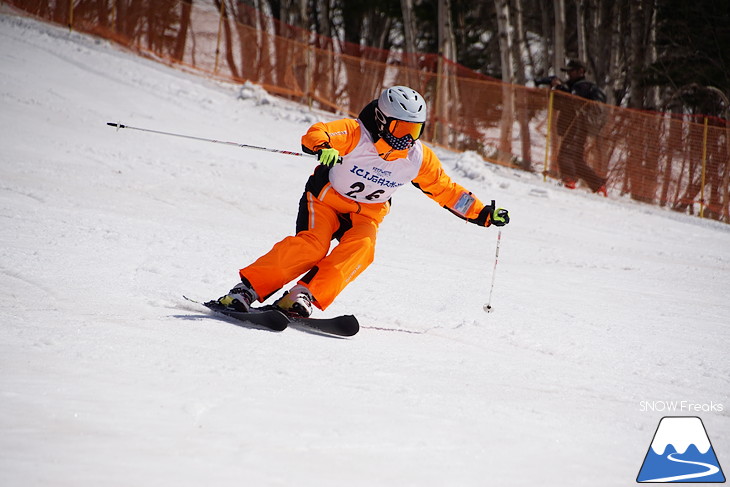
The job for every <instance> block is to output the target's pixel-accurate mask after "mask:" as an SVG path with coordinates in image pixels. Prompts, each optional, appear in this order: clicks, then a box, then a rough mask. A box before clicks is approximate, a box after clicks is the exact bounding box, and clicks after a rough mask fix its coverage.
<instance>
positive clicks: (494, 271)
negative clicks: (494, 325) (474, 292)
mask: <svg viewBox="0 0 730 487" xmlns="http://www.w3.org/2000/svg"><path fill="white" fill-rule="evenodd" d="M500 240H502V230H499V231H498V232H497V251H496V252H495V254H494V269H492V285H491V287H490V288H489V300H488V301H487V304H485V305H484V306H483V308H484V311H486V312H487V313H491V312H492V291H494V276H495V275H496V274H497V261H498V260H499V242H500Z"/></svg>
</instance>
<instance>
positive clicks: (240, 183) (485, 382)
mask: <svg viewBox="0 0 730 487" xmlns="http://www.w3.org/2000/svg"><path fill="white" fill-rule="evenodd" d="M240 93H241V90H240V87H239V86H234V85H228V84H223V83H218V82H213V81H209V80H206V79H201V78H199V77H195V76H192V75H189V74H186V73H182V72H180V71H178V70H175V69H170V68H168V67H165V66H161V65H158V64H155V63H153V62H151V61H147V60H142V59H139V58H136V57H134V56H132V55H130V54H128V53H126V52H123V51H121V50H119V49H118V48H116V47H114V46H111V45H109V44H108V43H107V42H105V41H99V40H96V39H94V38H90V37H87V36H83V35H80V34H78V33H69V32H68V31H67V30H66V29H61V28H56V27H52V26H48V25H45V24H41V23H38V22H35V21H32V20H29V19H26V18H21V17H17V16H16V15H15V14H13V13H11V12H9V10H8V8H7V7H6V8H5V10H4V11H3V13H0V127H1V130H0V148H1V150H0V220H1V221H2V225H1V226H0V242H1V243H0V303H1V304H2V306H1V307H0V485H3V486H15V485H23V486H45V485H53V486H97V485H105V486H140V485H175V486H198V485H203V484H204V483H207V484H208V485H216V486H233V485H236V486H240V485H252V486H253V485H256V486H260V485H261V486H283V485H287V486H288V485H301V486H341V485H348V486H372V485H388V486H445V485H449V486H455V485H459V486H483V485H499V486H533V485H534V486H545V485H556V486H557V485H559V486H572V485H575V486H585V485H591V486H617V485H631V484H633V483H634V479H635V478H636V474H637V472H638V470H639V468H640V466H641V462H642V460H643V458H644V456H645V454H646V451H647V448H648V447H649V444H650V443H651V439H652V435H653V432H654V431H655V429H656V425H657V423H658V421H659V418H660V417H661V416H664V415H667V414H671V413H672V412H666V411H665V412H660V411H651V410H650V411H646V410H645V408H643V407H642V406H641V404H642V401H670V400H684V401H688V402H689V403H691V404H699V405H705V404H710V403H711V402H712V403H714V404H718V403H719V404H721V405H723V406H724V407H723V410H722V411H717V410H712V411H701V410H700V412H697V411H674V412H673V413H674V414H675V415H677V414H679V415H681V414H688V415H700V416H701V417H702V420H703V422H704V424H705V426H706V427H707V430H708V434H709V435H710V438H711V441H712V442H713V445H714V447H715V451H716V452H717V455H718V458H719V459H720V462H721V464H722V463H723V462H724V463H730V462H728V458H730V417H729V415H728V410H729V409H730V404H729V403H730V400H728V391H730V387H729V384H728V377H730V361H729V359H728V357H729V356H730V355H729V354H728V353H727V350H728V343H729V341H730V331H729V329H728V322H730V319H729V317H730V302H729V301H728V291H730V226H727V225H723V224H718V223H715V222H709V221H703V220H700V219H698V218H696V217H689V216H684V215H678V214H675V213H671V212H668V211H665V210H662V209H659V208H656V207H652V206H645V205H640V204H636V203H633V202H630V201H628V200H625V199H622V198H620V197H619V196H617V195H612V196H611V197H610V198H609V199H603V198H600V197H597V196H594V195H591V194H587V193H585V192H583V191H573V192H569V191H567V190H564V189H562V188H557V187H554V186H552V185H549V184H544V183H542V181H541V178H539V177H536V176H532V175H528V174H524V173H517V172H514V171H511V170H506V169H503V168H497V167H492V166H489V165H485V164H484V163H482V161H481V160H480V159H478V158H477V157H475V156H474V155H473V154H468V153H467V154H454V153H450V152H446V151H439V154H440V155H441V157H442V159H443V162H444V166H445V167H446V169H447V171H448V172H449V173H450V174H451V175H452V176H453V177H454V178H455V179H456V180H457V181H459V182H460V183H462V184H464V185H465V186H467V187H468V188H470V189H471V190H473V191H474V192H475V193H476V194H477V195H478V196H480V197H481V198H482V199H483V200H490V199H496V200H497V202H498V204H500V205H502V206H505V207H507V208H509V209H510V211H511V215H512V223H511V224H510V225H509V226H508V227H505V229H504V230H503V234H502V245H501V248H500V261H499V266H498V268H497V274H496V284H495V289H494V295H493V299H492V305H493V307H494V310H495V311H494V312H493V313H491V314H489V315H488V314H486V313H484V312H483V311H482V305H483V304H484V303H485V301H486V299H487V294H488V290H489V283H490V280H491V276H492V266H493V262H494V251H495V243H496V235H497V231H496V229H494V228H488V229H484V228H478V227H476V226H475V225H468V224H464V223H463V222H461V221H460V220H458V219H456V218H454V217H453V216H451V215H450V214H449V213H448V212H446V211H444V210H442V209H439V208H438V207H437V206H436V205H435V204H434V203H433V202H431V201H430V200H428V199H427V198H426V197H424V196H423V195H422V194H421V193H420V192H419V191H417V190H416V189H415V188H412V187H404V188H403V189H402V190H401V191H399V192H398V193H397V194H396V195H395V197H394V205H393V210H392V212H391V214H390V215H389V216H388V218H387V219H386V221H385V222H384V223H383V225H382V229H381V232H380V236H379V243H378V249H377V256H376V262H375V263H374V264H373V265H372V267H371V268H370V269H368V271H367V272H365V273H364V274H363V275H362V276H361V277H360V278H359V279H358V280H357V281H356V282H355V283H353V284H352V285H351V286H350V287H348V288H347V289H346V290H345V292H344V293H343V294H342V295H341V296H340V297H339V299H338V300H337V301H336V302H335V304H334V305H333V306H332V307H331V308H330V309H328V310H327V312H326V314H327V315H330V314H332V315H334V314H339V313H348V312H349V313H355V314H356V315H357V316H358V317H359V318H360V321H361V323H362V329H361V332H360V333H359V334H358V335H357V336H356V337H354V338H353V339H347V340H343V339H335V338H329V337H322V336H319V335H313V334H310V333H304V332H302V331H299V330H287V331H285V332H283V333H278V334H277V333H272V332H266V331H262V330H256V329H250V328H243V327H239V326H234V325H232V324H231V323H229V322H226V321H224V320H221V319H215V318H211V317H210V316H209V315H207V314H206V313H205V312H204V311H203V310H201V309H199V308H197V307H196V306H194V305H191V304H190V303H186V302H184V301H183V300H182V298H181V295H182V294H187V295H189V296H191V297H197V298H200V299H208V298H214V297H217V296H219V295H221V294H223V293H224V292H226V291H227V290H228V289H229V288H230V287H231V286H232V285H233V284H234V283H235V282H236V281H237V270H238V268H239V267H242V266H244V265H246V264H248V263H249V262H250V261H251V260H252V259H254V258H255V257H257V256H258V255H260V254H261V253H263V252H264V251H266V250H268V249H269V248H270V247H271V245H272V244H273V243H274V242H276V241H277V240H279V239H280V238H281V237H283V236H285V235H288V234H290V233H291V232H292V231H293V229H294V219H295V214H296V208H297V203H298V201H299V197H300V195H301V191H302V189H303V185H304V182H305V180H306V178H307V177H308V175H309V174H310V173H311V170H312V168H313V165H314V160H313V159H310V158H302V157H293V156H287V155H281V154H273V153H269V152H262V151H255V150H247V149H240V148H235V147H229V146H223V145H216V144H208V143H203V142H196V141H191V140H185V139H179V138H173V137H166V136H161V135H154V134H148V133H142V132H134V131H131V130H121V131H116V130H114V129H112V128H110V127H107V126H106V122H108V121H119V122H122V123H126V124H129V125H134V126H140V127H148V128H152V129H157V130H165V131H171V132H180V133H185V134H191V135H197V136H201V137H212V138H216V139H220V140H231V141H238V142H241V143H246V144H251V145H259V146H267V147H273V148H279V149H285V150H295V151H296V150H299V138H300V136H301V134H303V133H304V132H305V131H306V129H307V128H308V127H309V125H311V124H312V123H314V122H316V121H318V120H321V119H329V118H333V116H332V115H328V114H322V113H317V112H311V111H309V110H307V109H306V108H305V107H302V106H299V105H295V104H293V103H289V102H286V101H282V100H279V99H275V98H273V97H269V96H267V95H266V94H265V93H263V92H261V91H259V90H256V89H248V90H244V96H243V97H242V98H239V94H240ZM374 95H375V94H374Z"/></svg>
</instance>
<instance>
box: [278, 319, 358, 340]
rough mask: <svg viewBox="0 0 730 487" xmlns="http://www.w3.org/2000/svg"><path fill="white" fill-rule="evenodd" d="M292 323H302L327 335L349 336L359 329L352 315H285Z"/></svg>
mask: <svg viewBox="0 0 730 487" xmlns="http://www.w3.org/2000/svg"><path fill="white" fill-rule="evenodd" d="M287 316H288V317H289V319H290V320H291V323H290V324H292V325H294V326H295V327H296V325H303V326H304V327H306V328H311V329H314V330H317V331H320V332H322V333H326V334H328V335H337V336H342V337H351V336H353V335H355V334H356V333H357V332H358V331H360V323H358V321H357V318H355V317H354V316H353V315H342V316H335V317H333V318H302V317H300V316H291V315H287Z"/></svg>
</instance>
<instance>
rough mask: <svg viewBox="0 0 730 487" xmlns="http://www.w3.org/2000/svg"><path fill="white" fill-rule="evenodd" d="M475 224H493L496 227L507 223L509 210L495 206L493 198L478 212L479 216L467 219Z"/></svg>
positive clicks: (485, 225) (486, 225)
mask: <svg viewBox="0 0 730 487" xmlns="http://www.w3.org/2000/svg"><path fill="white" fill-rule="evenodd" d="M469 221H470V222H472V223H476V224H477V225H480V226H484V227H488V226H490V225H494V226H496V227H503V226H505V225H506V224H508V223H509V211H507V210H506V209H504V208H497V207H496V206H495V204H494V200H492V203H491V204H490V205H486V206H485V207H484V208H482V211H480V212H479V216H477V217H476V218H472V219H470V220H469Z"/></svg>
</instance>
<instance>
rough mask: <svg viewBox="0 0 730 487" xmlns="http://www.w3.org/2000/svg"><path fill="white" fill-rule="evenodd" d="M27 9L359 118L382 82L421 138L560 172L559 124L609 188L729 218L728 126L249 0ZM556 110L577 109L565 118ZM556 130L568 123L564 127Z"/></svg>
mask: <svg viewBox="0 0 730 487" xmlns="http://www.w3.org/2000/svg"><path fill="white" fill-rule="evenodd" d="M8 3H10V4H12V5H14V6H16V7H18V8H20V9H23V10H25V11H27V12H29V13H31V14H33V15H35V16H38V17H41V18H44V19H47V20H50V21H53V22H57V23H60V24H62V25H67V26H69V28H72V29H74V30H78V31H82V32H89V33H92V34H96V35H99V36H102V37H105V38H108V39H111V40H113V41H115V42H118V43H120V44H122V45H124V46H127V47H128V48H130V49H134V50H135V51H137V52H139V53H141V54H144V55H147V56H150V57H153V58H155V59H158V60H161V61H164V62H168V63H173V64H176V65H180V66H184V67H188V68H192V69H194V70H196V71H202V72H205V73H207V74H209V75H212V76H216V77H220V78H223V79H229V80H233V81H236V82H243V81H246V80H248V81H251V82H254V83H257V84H260V85H261V86H263V87H264V88H265V89H266V90H267V91H270V92H272V93H275V94H278V95H280V96H285V97H288V98H291V99H295V100H298V101H302V102H305V103H309V104H310V105H311V106H317V107H319V108H324V109H327V110H330V111H332V112H337V113H339V114H347V115H350V116H356V115H357V114H358V113H359V111H360V110H361V109H362V107H363V106H364V105H366V104H367V103H368V102H369V101H371V100H372V99H374V98H375V97H377V95H378V94H379V93H380V91H381V90H382V89H383V88H384V87H387V86H392V85H396V84H404V85H408V86H411V87H413V88H414V89H416V90H418V91H419V92H421V93H422V94H423V95H424V96H425V97H426V98H427V99H428V100H429V101H430V103H429V108H430V111H429V120H428V123H427V124H426V130H425V133H424V139H426V140H428V141H430V142H431V143H436V144H440V145H443V146H446V147H449V148H452V149H456V150H470V151H475V152H477V153H479V154H480V155H481V156H482V157H484V158H485V159H487V160H489V161H492V162H497V163H500V164H506V165H512V166H515V167H519V168H522V169H526V170H530V171H537V172H541V173H543V174H545V176H546V177H547V176H550V177H560V171H559V167H560V165H559V161H558V159H557V157H558V155H559V154H561V151H560V148H561V144H563V142H564V141H565V140H564V139H566V137H564V135H565V133H566V129H565V126H570V125H571V124H573V125H581V126H582V127H583V128H582V129H581V130H584V131H585V137H583V139H585V146H584V152H583V156H584V158H585V160H586V161H587V162H588V164H589V165H590V166H591V167H592V168H593V170H594V171H595V172H596V173H597V174H598V175H599V176H600V177H606V178H608V183H607V186H608V188H609V191H612V192H614V193H615V192H620V193H621V194H625V195H629V196H630V197H631V198H633V199H635V200H638V201H642V202H646V203H650V204H657V205H661V206H664V207H668V208H671V209H673V210H676V211H681V212H688V213H691V214H695V213H697V214H700V215H701V216H704V217H709V218H713V219H716V220H721V221H725V222H730V127H729V126H728V122H727V121H725V120H722V119H717V118H708V117H694V116H689V115H687V116H677V115H674V114H666V113H656V112H645V111H637V110H629V109H624V108H620V107H615V106H611V105H605V104H598V103H595V102H589V101H586V100H584V99H581V98H577V97H574V96H571V95H567V94H563V93H561V92H552V93H553V94H552V96H551V94H550V93H551V92H550V91H549V90H547V89H540V88H537V89H536V88H528V87H524V86H518V85H510V84H505V83H502V82H500V81H498V80H495V79H492V78H489V77H487V76H484V75H481V74H478V73H475V72H473V71H471V70H469V69H467V68H464V67H463V66H460V65H458V64H456V63H453V62H450V61H448V60H446V59H444V58H443V57H440V56H438V55H434V54H409V53H402V52H395V51H385V50H379V49H373V48H366V47H363V46H360V45H357V44H351V43H346V42H341V41H337V40H334V39H331V38H328V37H324V36H319V35H317V34H314V33H312V32H309V31H307V30H303V29H299V28H295V27H292V26H289V25H286V24H283V23H280V22H278V21H276V20H275V19H273V18H271V17H268V16H265V15H262V14H261V13H260V12H258V11H256V10H255V9H253V8H251V7H249V6H248V5H247V3H249V2H246V1H245V0H237V1H236V2H233V1H231V0H229V1H227V2H225V1H224V2H223V3H222V4H221V3H220V2H215V3H213V2H204V3H203V2H197V1H196V2H195V3H193V2H192V0H190V1H185V0H10V1H9V2H8ZM562 112H572V113H573V114H576V113H577V114H578V115H576V116H574V117H572V119H571V120H568V119H567V117H566V116H564V115H561V113H562ZM561 125H564V126H563V127H562V129H561Z"/></svg>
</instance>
